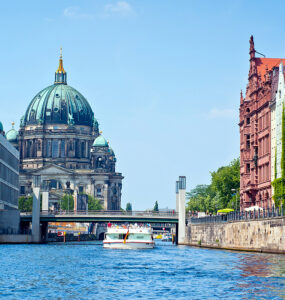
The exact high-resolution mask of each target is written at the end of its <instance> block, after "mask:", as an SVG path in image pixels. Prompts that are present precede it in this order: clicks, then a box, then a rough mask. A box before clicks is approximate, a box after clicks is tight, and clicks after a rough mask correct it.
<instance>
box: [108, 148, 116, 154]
mask: <svg viewBox="0 0 285 300" xmlns="http://www.w3.org/2000/svg"><path fill="white" fill-rule="evenodd" d="M109 152H110V154H111V155H114V156H115V153H114V151H113V149H112V148H111V147H109Z"/></svg>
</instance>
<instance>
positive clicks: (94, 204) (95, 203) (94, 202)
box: [88, 195, 103, 210]
mask: <svg viewBox="0 0 285 300" xmlns="http://www.w3.org/2000/svg"><path fill="white" fill-rule="evenodd" d="M102 209H103V206H102V204H101V203H100V200H99V199H97V198H94V197H93V196H91V195H88V210H102Z"/></svg>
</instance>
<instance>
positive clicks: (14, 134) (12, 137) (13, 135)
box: [6, 128, 18, 142]
mask: <svg viewBox="0 0 285 300" xmlns="http://www.w3.org/2000/svg"><path fill="white" fill-rule="evenodd" d="M6 139H7V140H8V141H9V142H17V141H18V131H17V130H15V129H14V128H12V129H11V130H9V131H8V132H7V133H6Z"/></svg>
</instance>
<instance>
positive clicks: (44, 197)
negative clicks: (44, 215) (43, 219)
mask: <svg viewBox="0 0 285 300" xmlns="http://www.w3.org/2000/svg"><path fill="white" fill-rule="evenodd" d="M48 194H49V193H48V191H44V192H42V210H43V211H48V198H49V195H48Z"/></svg>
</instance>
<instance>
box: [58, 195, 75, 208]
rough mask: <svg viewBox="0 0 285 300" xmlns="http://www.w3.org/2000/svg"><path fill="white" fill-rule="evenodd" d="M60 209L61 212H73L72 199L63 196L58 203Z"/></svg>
mask: <svg viewBox="0 0 285 300" xmlns="http://www.w3.org/2000/svg"><path fill="white" fill-rule="evenodd" d="M60 207H61V209H63V210H73V209H74V199H73V196H72V195H70V194H64V195H63V196H62V198H61V201H60Z"/></svg>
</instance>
